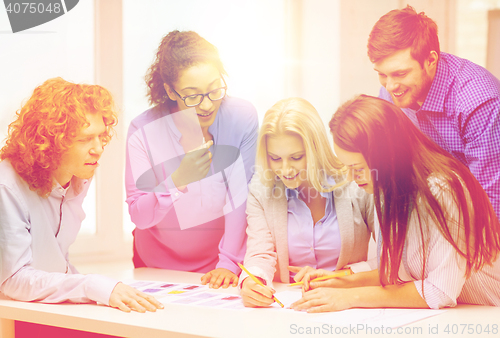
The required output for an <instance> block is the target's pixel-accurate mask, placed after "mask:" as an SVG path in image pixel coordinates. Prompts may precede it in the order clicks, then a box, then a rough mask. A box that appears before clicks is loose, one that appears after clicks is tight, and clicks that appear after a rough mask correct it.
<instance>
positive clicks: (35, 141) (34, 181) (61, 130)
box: [0, 77, 118, 196]
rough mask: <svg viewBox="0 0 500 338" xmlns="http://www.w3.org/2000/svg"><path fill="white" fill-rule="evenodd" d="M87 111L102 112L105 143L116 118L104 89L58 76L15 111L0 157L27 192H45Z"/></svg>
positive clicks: (109, 97)
mask: <svg viewBox="0 0 500 338" xmlns="http://www.w3.org/2000/svg"><path fill="white" fill-rule="evenodd" d="M88 113H91V114H101V115H102V117H103V120H104V124H105V125H106V135H105V142H104V144H106V143H107V142H109V140H110V139H111V137H112V135H113V133H114V130H113V127H114V126H115V125H116V124H117V122H118V118H117V115H116V112H115V108H114V102H113V98H112V97H111V94H110V92H109V91H108V90H107V89H105V88H103V87H101V86H98V85H86V84H75V83H71V82H68V81H65V80H63V79H62V78H60V77H58V78H53V79H49V80H47V81H45V82H44V83H43V84H42V85H40V86H38V87H37V88H35V90H34V91H33V95H31V97H30V98H29V100H28V101H27V102H26V103H25V104H24V106H23V107H22V108H21V109H20V110H19V111H17V113H16V115H17V119H16V120H15V121H14V122H12V123H11V124H10V125H9V136H8V137H7V140H6V143H5V146H4V147H3V148H2V149H1V150H0V159H2V160H5V159H8V160H9V161H10V163H11V164H12V166H13V167H14V170H16V172H17V173H18V174H19V176H21V177H22V178H23V179H24V180H25V181H26V182H27V183H28V185H29V187H30V189H31V190H34V191H36V192H37V193H38V194H39V195H40V196H48V195H49V194H50V192H51V191H52V189H53V186H54V178H53V173H54V171H55V170H56V169H57V168H58V166H59V165H60V162H61V157H62V155H63V154H64V153H65V152H66V151H67V150H68V148H69V147H70V146H71V145H72V144H73V141H74V139H75V137H76V136H77V135H78V134H79V133H80V131H81V129H82V128H84V127H88V126H89V125H90V124H89V122H88V121H87V119H86V117H85V114H88Z"/></svg>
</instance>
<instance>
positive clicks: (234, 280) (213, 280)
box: [201, 268, 238, 289]
mask: <svg viewBox="0 0 500 338" xmlns="http://www.w3.org/2000/svg"><path fill="white" fill-rule="evenodd" d="M207 283H208V284H209V287H210V288H211V289H218V288H219V287H220V286H222V288H223V289H227V288H228V286H229V285H232V286H238V276H236V275H235V274H234V273H232V272H231V271H229V270H228V269H224V268H217V269H215V270H212V271H210V272H207V273H206V274H204V275H203V277H201V284H203V285H205V284H207Z"/></svg>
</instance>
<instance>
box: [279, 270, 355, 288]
mask: <svg viewBox="0 0 500 338" xmlns="http://www.w3.org/2000/svg"><path fill="white" fill-rule="evenodd" d="M288 270H289V271H291V272H297V274H296V275H295V277H294V280H295V281H296V282H303V283H304V284H303V285H302V290H303V291H304V292H306V291H309V290H312V289H317V288H323V287H330V288H344V287H350V286H349V285H348V281H346V280H345V279H342V278H330V279H326V280H323V281H316V282H312V280H313V279H315V278H319V277H324V276H330V275H332V274H335V273H336V272H335V271H329V270H323V269H314V268H311V267H310V266H305V267H303V268H300V267H298V266H289V267H288ZM341 271H345V270H339V271H338V272H341Z"/></svg>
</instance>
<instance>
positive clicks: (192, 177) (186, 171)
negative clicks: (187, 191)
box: [172, 140, 214, 189]
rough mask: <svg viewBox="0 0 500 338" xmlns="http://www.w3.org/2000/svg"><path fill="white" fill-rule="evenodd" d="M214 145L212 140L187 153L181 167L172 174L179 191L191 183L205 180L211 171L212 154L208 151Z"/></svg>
mask: <svg viewBox="0 0 500 338" xmlns="http://www.w3.org/2000/svg"><path fill="white" fill-rule="evenodd" d="M212 144H214V141H212V140H210V141H208V142H207V143H205V144H203V145H201V146H199V147H198V148H196V149H194V150H191V151H189V152H187V153H186V154H185V155H184V158H183V159H182V161H181V164H180V165H179V168H177V170H175V171H174V172H173V173H172V181H173V182H174V184H175V186H176V187H177V189H183V188H184V187H185V186H186V185H188V184H189V183H193V182H197V181H200V180H202V179H204V178H205V177H206V176H207V174H208V171H209V170H210V163H212V153H211V152H210V151H208V149H209V148H210V147H211V146H212Z"/></svg>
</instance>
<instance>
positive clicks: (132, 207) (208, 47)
mask: <svg viewBox="0 0 500 338" xmlns="http://www.w3.org/2000/svg"><path fill="white" fill-rule="evenodd" d="M224 75H226V71H225V70H224V67H223V65H222V62H221V60H220V58H219V54H218V51H217V49H216V48H215V47H214V46H213V45H212V44H210V43H209V42H208V41H206V40H205V39H204V38H202V37H200V36H199V35H198V34H197V33H195V32H190V31H186V32H180V31H172V32H170V33H169V34H167V35H166V36H165V37H164V38H163V39H162V41H161V43H160V46H159V48H158V52H157V54H156V59H155V60H154V62H153V64H152V65H151V67H150V69H149V71H148V73H147V75H146V83H147V85H148V96H149V101H150V103H151V104H152V105H153V108H151V109H149V110H147V111H145V112H144V113H142V114H141V115H139V116H138V117H136V118H135V119H134V120H133V121H132V123H131V125H130V128H129V132H128V139H127V160H126V161H127V163H126V171H125V180H126V191H127V203H128V205H129V213H130V216H131V218H132V222H134V224H135V225H136V228H135V230H134V258H133V261H134V265H135V267H143V266H147V267H154V268H164V269H172V270H183V271H193V272H202V273H205V275H204V276H203V277H202V280H201V281H202V284H209V286H210V287H213V288H218V287H220V286H222V287H224V288H225V287H228V286H229V285H233V286H236V285H237V284H238V277H237V276H238V275H239V272H240V269H239V267H238V266H237V263H238V262H241V261H242V260H243V256H244V254H245V248H246V245H245V244H246V234H245V229H246V214H245V207H246V197H247V190H246V189H247V184H248V181H249V180H250V178H251V175H252V173H251V170H252V167H253V164H254V161H255V145H256V139H257V130H258V120H257V112H256V110H255V108H254V107H253V105H252V104H250V103H249V102H247V101H244V100H241V99H238V98H234V97H230V96H227V95H226V90H227V86H226V83H225V80H224Z"/></svg>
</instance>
